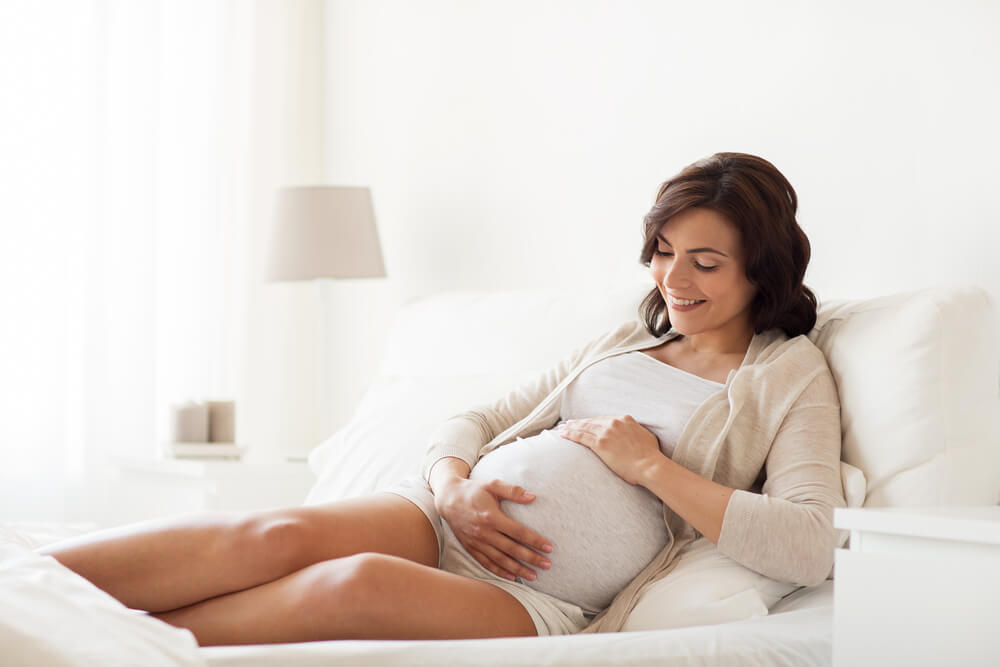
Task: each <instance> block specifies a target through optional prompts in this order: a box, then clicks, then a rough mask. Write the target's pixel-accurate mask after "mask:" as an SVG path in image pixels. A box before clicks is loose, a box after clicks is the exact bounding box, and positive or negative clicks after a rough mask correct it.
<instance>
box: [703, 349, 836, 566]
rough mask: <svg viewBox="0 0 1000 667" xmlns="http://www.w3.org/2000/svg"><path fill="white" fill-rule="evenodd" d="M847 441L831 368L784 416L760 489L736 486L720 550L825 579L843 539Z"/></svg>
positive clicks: (759, 563) (745, 561)
mask: <svg viewBox="0 0 1000 667" xmlns="http://www.w3.org/2000/svg"><path fill="white" fill-rule="evenodd" d="M840 449H841V434H840V402H839V399H838V397H837V388H836V384H835V383H834V380H833V376H832V375H831V373H830V371H829V369H824V371H823V372H822V373H819V374H818V375H817V376H816V377H814V378H813V379H812V380H811V381H810V383H809V384H808V385H807V386H806V388H805V389H804V390H803V391H802V393H801V394H800V395H799V397H798V399H797V400H796V401H795V402H794V403H793V405H792V407H791V409H790V410H789V412H788V413H787V414H786V415H785V417H784V419H783V420H782V422H781V424H780V426H779V428H778V431H777V433H776V435H775V437H774V440H773V442H772V444H771V448H770V450H769V452H768V455H767V458H766V459H765V462H764V469H765V474H766V478H765V481H764V485H763V486H762V487H761V493H760V494H757V493H753V492H750V491H744V490H742V489H737V490H736V491H734V492H733V494H732V496H731V497H730V499H729V504H728V505H727V507H726V511H725V514H724V516H723V520H722V531H721V533H720V535H719V542H718V548H719V551H721V552H722V553H724V554H726V555H727V556H729V557H730V558H732V559H733V560H735V561H737V562H738V563H741V564H743V565H745V566H746V567H748V568H750V569H752V570H754V571H756V572H759V573H761V574H763V575H765V576H768V577H771V578H772V579H777V580H779V581H786V582H789V583H793V584H795V585H799V586H813V585H816V584H819V583H820V582H822V581H823V580H824V579H826V578H827V576H828V575H829V574H830V571H831V570H832V568H833V559H834V551H835V549H836V546H837V532H836V531H835V529H834V528H833V509H834V508H835V507H845V506H846V502H845V501H844V491H843V485H842V482H841V477H840Z"/></svg>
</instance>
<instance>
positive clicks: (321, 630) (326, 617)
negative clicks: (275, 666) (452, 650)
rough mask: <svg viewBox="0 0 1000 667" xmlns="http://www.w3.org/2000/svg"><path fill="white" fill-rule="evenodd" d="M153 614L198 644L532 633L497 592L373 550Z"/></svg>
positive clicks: (514, 604) (521, 612) (518, 608)
mask: <svg viewBox="0 0 1000 667" xmlns="http://www.w3.org/2000/svg"><path fill="white" fill-rule="evenodd" d="M157 616H158V617H159V618H160V619H162V620H164V621H166V622H168V623H170V624H172V625H176V626H179V627H184V628H188V629H189V630H191V631H192V632H193V633H194V635H195V637H196V638H197V639H198V643H199V644H201V645H202V646H209V645H218V644H258V643H275V642H294V641H317V640H324V639H467V638H473V637H510V636H534V635H535V634H536V630H535V624H534V622H533V621H532V620H531V616H530V615H529V614H528V612H527V610H525V608H524V607H523V606H522V605H521V604H520V603H519V602H518V601H517V600H516V599H515V598H514V597H513V596H511V595H510V594H509V593H507V592H506V591H504V590H502V589H500V588H497V587H495V586H493V585H491V584H488V583H486V582H483V581H478V580H476V579H470V578H467V577H463V576H461V575H457V574H453V573H451V572H444V571H442V570H438V569H435V568H432V567H428V566H426V565H420V564H417V563H414V562H412V561H409V560H405V559H402V558H397V557H394V556H385V555H382V554H371V553H365V554H358V555H355V556H350V557H347V558H339V559H337V560H331V561H326V562H323V563H318V564H315V565H312V566H310V567H307V568H305V569H304V570H301V571H299V572H295V573H293V574H290V575H288V576H285V577H283V578H281V579H278V580H277V581H272V582H270V583H267V584H263V585H261V586H257V587H255V588H251V589H249V590H246V591H241V592H238V593H232V594H230V595H223V596H221V597H218V598H215V599H212V600H206V601H205V602H202V603H200V604H195V605H192V606H190V607H187V608H185V609H177V610H175V611H170V612H166V613H163V614H157Z"/></svg>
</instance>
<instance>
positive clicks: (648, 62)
mask: <svg viewBox="0 0 1000 667" xmlns="http://www.w3.org/2000/svg"><path fill="white" fill-rule="evenodd" d="M325 20H326V40H327V43H326V53H327V60H326V72H325V76H326V83H327V87H326V88H327V90H326V95H327V98H326V102H325V108H326V115H325V129H324V131H325V150H326V171H325V180H326V181H327V182H330V183H343V184H364V185H370V186H371V187H372V190H373V195H374V199H375V208H376V215H377V218H378V223H379V227H380V234H381V237H382V242H383V247H384V252H385V258H386V264H387V270H388V273H389V280H388V281H387V283H386V285H387V286H386V288H385V290H386V291H387V292H388V296H386V297H385V298H384V299H383V301H380V302H379V303H378V308H377V309H378V310H379V312H381V311H382V310H384V309H386V308H388V309H391V308H394V307H395V306H396V305H397V304H399V303H401V302H402V301H404V300H406V299H408V298H411V297H413V296H418V295H422V294H427V293H431V292H435V291H439V290H444V289H451V288H460V287H461V288H472V289H507V288H524V287H532V286H542V285H544V286H566V287H572V288H578V289H592V288H594V287H596V286H601V285H603V284H606V283H607V282H608V281H615V280H624V279H627V278H629V277H632V276H635V275H636V272H641V271H642V269H640V268H638V263H637V254H638V250H639V241H640V223H641V219H642V216H643V214H644V213H645V212H646V211H647V210H648V208H649V206H650V204H651V203H652V197H653V196H654V194H655V192H656V189H657V186H658V185H659V184H660V182H662V181H663V180H665V179H666V178H667V177H669V176H670V175H672V174H673V173H675V172H676V171H678V170H679V169H680V168H682V167H683V166H685V165H686V164H688V163H690V162H692V161H694V160H695V159H698V158H700V157H703V156H705V155H708V154H711V153H713V152H716V151H724V150H729V151H744V152H751V153H756V154H758V155H761V156H763V157H765V158H767V159H769V160H771V161H772V162H773V163H774V164H775V165H776V166H777V167H778V168H779V169H780V170H782V171H783V172H784V173H785V175H786V176H787V177H788V178H789V180H790V181H791V182H792V184H793V186H794V187H795V188H796V190H797V192H798V195H799V199H800V215H799V220H800V223H801V224H802V226H803V228H804V229H805V230H806V233H807V234H808V235H809V237H810V239H811V241H812V244H813V260H812V263H811V266H810V270H809V273H808V275H807V283H808V284H809V285H811V286H812V287H813V288H814V289H815V291H816V292H817V294H818V296H819V297H820V299H821V300H824V299H826V300H829V299H836V298H855V297H865V296H874V295H878V294H885V293H891V292H896V291H901V290H907V289H911V288H916V287H918V286H923V285H930V284H936V283H971V284H977V285H980V286H982V287H984V288H986V289H987V290H989V291H990V292H991V293H992V294H993V296H994V298H995V299H997V300H998V301H1000V266H998V265H1000V262H998V261H996V260H995V259H994V257H995V255H996V254H997V251H998V249H1000V231H998V227H1000V225H998V223H1000V197H998V196H997V185H996V181H997V177H998V175H1000V169H998V167H997V164H998V162H997V155H998V152H1000V150H998V149H1000V132H998V130H997V127H996V119H997V118H1000V87H998V85H997V82H998V81H1000V39H997V35H998V34H1000V3H994V2H973V1H970V0H960V1H957V2H950V3H931V2H905V3H904V2H877V3H873V2H859V1H851V2H839V3H822V4H820V3H801V2H792V1H788V2H774V1H772V2H755V3H744V2H737V1H735V0H729V1H726V2H716V3H696V2H661V1H632V2H610V1H609V2H596V1H589V2H581V1H569V0H559V1H549V2H536V1H523V0H522V1H510V0H506V1H503V2H499V1H498V2H466V1H444V0H438V1H431V0H427V1H424V2H419V3H414V2H406V1H388V0H381V1H379V0H372V1H366V2H358V1H340V0H329V2H328V3H327V5H326V16H325ZM366 289H370V288H366ZM387 304H388V305H387ZM354 308H355V310H356V309H357V307H356V305H355V306H354ZM374 347H376V346H375V344H374V343H372V344H371V345H369V348H371V349H374ZM367 353H368V350H367V349H366V350H362V354H367ZM350 354H351V355H352V358H354V359H355V361H354V363H357V362H356V356H357V352H356V350H352V351H351V353H350ZM371 354H372V355H375V354H376V353H375V352H372V353H371ZM331 363H332V364H333V366H331V369H333V368H336V367H337V363H338V362H337V361H336V360H333V361H332V362H331ZM365 363H367V362H365ZM362 375H363V373H362ZM340 391H341V392H342V395H343V396H344V397H346V398H345V400H344V401H341V402H342V403H343V402H347V403H349V402H350V401H351V400H352V398H351V397H352V396H355V395H357V394H358V392H359V391H360V387H358V386H349V385H347V384H344V385H343V386H342V387H341V389H340Z"/></svg>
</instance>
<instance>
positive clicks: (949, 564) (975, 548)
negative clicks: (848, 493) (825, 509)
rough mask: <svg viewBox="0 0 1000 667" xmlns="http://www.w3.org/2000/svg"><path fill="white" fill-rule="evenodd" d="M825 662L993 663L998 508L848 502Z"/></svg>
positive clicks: (840, 521)
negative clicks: (846, 543) (846, 539)
mask: <svg viewBox="0 0 1000 667" xmlns="http://www.w3.org/2000/svg"><path fill="white" fill-rule="evenodd" d="M833 523H834V526H835V527H836V528H840V529H847V530H850V531H851V541H850V549H849V550H848V549H837V551H836V554H835V563H836V564H835V569H834V607H833V610H834V611H833V619H834V621H833V664H834V665H835V667H848V666H850V667H857V666H859V665H908V666H910V665H945V664H947V665H1000V507H996V506H990V507H919V508H852V509H837V510H835V511H834V518H833Z"/></svg>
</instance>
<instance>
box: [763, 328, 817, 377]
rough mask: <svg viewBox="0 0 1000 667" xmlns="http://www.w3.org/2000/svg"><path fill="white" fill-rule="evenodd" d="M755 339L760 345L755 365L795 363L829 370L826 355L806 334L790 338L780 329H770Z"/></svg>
mask: <svg viewBox="0 0 1000 667" xmlns="http://www.w3.org/2000/svg"><path fill="white" fill-rule="evenodd" d="M755 338H759V343H758V345H757V354H756V355H755V357H756V358H755V359H754V363H761V364H775V363H778V362H779V361H780V362H783V363H785V364H789V363H794V364H795V365H796V366H802V365H804V366H808V367H810V368H827V369H829V364H828V363H827V361H826V355H824V354H823V351H822V350H821V349H819V348H818V347H817V346H816V344H815V343H813V342H812V340H810V339H809V336H808V335H806V334H800V335H798V336H791V337H789V336H788V335H787V334H786V333H785V332H784V331H781V330H780V329H770V330H768V331H765V332H763V333H760V334H757V336H755Z"/></svg>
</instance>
